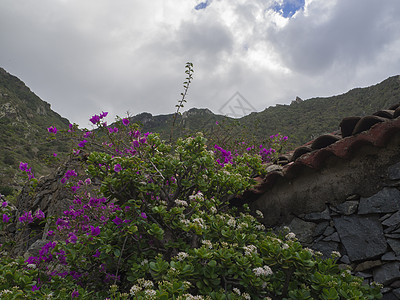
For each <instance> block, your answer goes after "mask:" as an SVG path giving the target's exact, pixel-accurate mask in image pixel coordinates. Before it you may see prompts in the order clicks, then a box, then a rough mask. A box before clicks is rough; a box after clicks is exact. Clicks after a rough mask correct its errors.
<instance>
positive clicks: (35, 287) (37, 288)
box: [32, 284, 40, 292]
mask: <svg viewBox="0 0 400 300" xmlns="http://www.w3.org/2000/svg"><path fill="white" fill-rule="evenodd" d="M39 289H40V288H39V287H37V285H36V284H35V285H34V286H33V287H32V292H34V291H37V290H39Z"/></svg>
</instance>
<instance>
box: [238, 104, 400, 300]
mask: <svg viewBox="0 0 400 300" xmlns="http://www.w3.org/2000/svg"><path fill="white" fill-rule="evenodd" d="M399 116H400V106H399V105H395V106H393V107H391V108H390V109H389V110H382V111H379V112H377V113H375V114H374V115H373V116H366V117H363V118H361V117H350V118H345V119H344V120H343V121H342V123H341V132H340V133H339V132H336V133H334V134H330V135H323V136H320V137H318V138H316V139H315V140H314V141H311V142H310V143H307V144H306V145H304V146H302V147H299V148H297V149H296V150H295V151H294V152H293V153H291V154H289V155H288V156H286V162H285V160H283V159H282V160H281V161H282V162H284V163H283V164H284V165H283V166H282V167H280V168H277V167H275V168H274V167H273V166H270V167H269V168H270V169H271V172H270V173H269V174H268V175H267V176H266V178H264V179H263V181H262V182H261V183H260V184H259V185H258V186H257V187H256V188H255V189H253V190H252V191H248V192H247V193H245V195H244V196H243V198H244V199H246V200H247V202H248V203H249V206H250V208H251V209H252V210H253V211H256V210H260V211H261V212H262V213H263V214H264V219H263V223H264V224H265V225H267V226H268V227H272V228H274V227H278V228H280V227H281V226H284V225H287V226H288V227H289V228H290V229H291V231H293V232H294V233H295V234H296V235H297V237H298V239H299V241H300V242H301V243H302V244H303V245H304V246H307V247H310V248H312V249H314V250H316V251H320V252H322V253H323V255H324V256H325V257H330V255H331V253H332V251H338V252H339V253H340V255H341V256H340V260H339V263H341V264H346V265H350V266H351V267H352V270H353V273H354V274H355V275H357V276H361V277H363V278H364V279H365V281H366V282H367V283H370V282H372V281H376V282H379V283H381V284H383V285H384V288H383V289H382V292H383V293H384V299H400V117H399Z"/></svg>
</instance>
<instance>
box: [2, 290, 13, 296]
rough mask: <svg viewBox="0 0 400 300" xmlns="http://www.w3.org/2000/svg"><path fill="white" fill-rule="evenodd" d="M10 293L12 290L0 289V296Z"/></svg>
mask: <svg viewBox="0 0 400 300" xmlns="http://www.w3.org/2000/svg"><path fill="white" fill-rule="evenodd" d="M11 293H12V292H11V291H10V290H2V291H0V296H3V295H7V294H11Z"/></svg>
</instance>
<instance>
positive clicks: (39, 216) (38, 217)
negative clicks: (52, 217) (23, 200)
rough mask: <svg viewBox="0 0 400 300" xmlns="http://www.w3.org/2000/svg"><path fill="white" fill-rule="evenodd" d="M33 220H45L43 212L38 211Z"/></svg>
mask: <svg viewBox="0 0 400 300" xmlns="http://www.w3.org/2000/svg"><path fill="white" fill-rule="evenodd" d="M35 218H36V219H38V220H42V219H44V218H45V215H44V212H42V211H41V210H40V209H38V210H37V212H36V213H35Z"/></svg>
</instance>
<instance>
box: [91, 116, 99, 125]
mask: <svg viewBox="0 0 400 300" xmlns="http://www.w3.org/2000/svg"><path fill="white" fill-rule="evenodd" d="M89 121H90V122H92V123H93V124H97V123H98V122H100V116H98V115H94V116H92V117H91V118H90V119H89Z"/></svg>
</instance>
